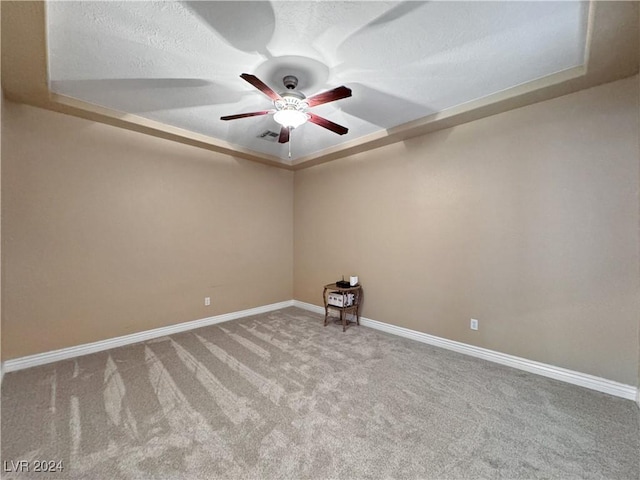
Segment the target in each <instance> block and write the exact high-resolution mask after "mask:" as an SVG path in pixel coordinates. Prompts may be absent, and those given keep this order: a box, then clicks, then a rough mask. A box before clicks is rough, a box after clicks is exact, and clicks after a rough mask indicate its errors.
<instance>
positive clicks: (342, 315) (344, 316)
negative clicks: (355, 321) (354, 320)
mask: <svg viewBox="0 0 640 480" xmlns="http://www.w3.org/2000/svg"><path fill="white" fill-rule="evenodd" d="M340 318H341V319H342V331H343V332H346V331H347V314H346V313H344V310H340Z"/></svg>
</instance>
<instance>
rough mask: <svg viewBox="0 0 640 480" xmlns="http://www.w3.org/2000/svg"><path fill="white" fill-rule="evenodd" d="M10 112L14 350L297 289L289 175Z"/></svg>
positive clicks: (7, 332) (29, 111)
mask: <svg viewBox="0 0 640 480" xmlns="http://www.w3.org/2000/svg"><path fill="white" fill-rule="evenodd" d="M2 113H3V115H2V123H3V125H2V157H3V158H2V162H3V163H2V233H3V237H2V267H3V268H2V289H3V294H2V298H3V299H4V302H3V304H2V309H3V315H2V358H3V359H9V358H15V357H19V356H23V355H28V354H33V353H38V352H44V351H49V350H53V349H58V348H62V347H68V346H72V345H77V344H81V343H86V342H92V341H96V340H102V339H107V338H111V337H115V336H119V335H125V334H129V333H133V332H138V331H142V330H147V329H151V328H156V327H162V326H165V325H169V324H174V323H179V322H184V321H189V320H196V319H200V318H204V317H208V316H212V315H217V314H221V313H226V312H231V311H238V310H243V309H247V308H251V307H256V306H262V305H266V304H270V303H274V302H280V301H284V300H290V299H291V298H292V292H293V287H292V279H293V263H292V261H293V245H292V238H293V224H292V220H293V213H292V209H293V173H292V172H290V171H286V170H282V169H276V168H272V167H268V166H264V165H260V164H256V163H253V162H249V161H245V160H238V159H235V158H232V157H229V156H224V155H222V154H216V153H212V152H209V151H206V150H201V149H198V148H195V147H189V146H185V145H181V144H177V143H172V142H170V141H167V140H162V139H158V138H154V137H150V136H146V135H142V134H139V133H135V132H130V131H126V130H122V129H118V128H115V127H111V126H107V125H103V124H96V123H92V122H90V121H87V120H82V119H78V118H74V117H70V116H66V115H62V114H58V113H53V112H49V111H45V110H41V109H38V108H33V107H28V106H24V105H18V104H15V103H12V102H7V101H5V103H4V107H3V112H2ZM205 296H210V297H211V298H212V305H211V306H210V307H205V306H204V297H205Z"/></svg>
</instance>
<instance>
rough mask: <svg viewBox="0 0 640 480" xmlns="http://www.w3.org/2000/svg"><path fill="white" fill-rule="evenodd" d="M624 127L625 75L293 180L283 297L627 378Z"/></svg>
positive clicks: (634, 169) (628, 98)
mask: <svg viewBox="0 0 640 480" xmlns="http://www.w3.org/2000/svg"><path fill="white" fill-rule="evenodd" d="M638 123H639V122H638V78H637V77H634V78H630V79H627V80H622V81H618V82H615V83H610V84H607V85H604V86H601V87H596V88H593V89H590V90H585V91H582V92H579V93H575V94H572V95H568V96H565V97H562V98H558V99H555V100H550V101H546V102H542V103H539V104H536V105H532V106H528V107H524V108H521V109H518V110H514V111H511V112H507V113H503V114H500V115H496V116H493V117H489V118H485V119H482V120H478V121H475V122H472V123H468V124H465V125H461V126H459V127H455V128H452V129H448V130H443V131H440V132H436V133H433V134H429V135H426V136H422V137H418V138H414V139H411V140H408V141H405V142H404V143H399V144H394V145H391V146H387V147H383V148H379V149H377V150H373V151H370V152H367V153H363V154H359V155H355V156H352V157H349V158H346V159H343V160H338V161H335V162H332V163H329V164H325V165H320V166H317V167H313V168H310V169H306V170H301V171H299V172H296V176H295V182H294V186H295V205H294V225H295V230H294V232H295V233H294V250H295V255H294V265H295V269H294V285H295V290H294V296H295V298H296V299H298V300H301V301H305V302H310V303H313V304H316V305H319V304H320V303H321V291H322V285H323V284H325V283H328V282H330V281H333V280H335V279H336V278H339V277H340V276H341V275H350V274H357V275H359V277H360V280H361V282H362V284H363V287H364V292H365V302H364V308H363V314H364V316H365V317H368V318H372V319H375V320H379V321H383V322H388V323H391V324H395V325H400V326H403V327H407V328H410V329H414V330H418V331H421V332H426V333H429V334H433V335H437V336H439V337H444V338H448V339H453V340H456V341H460V342H464V343H468V344H472V345H478V346H481V347H485V348H489V349H492V350H496V351H500V352H505V353H508V354H512V355H517V356H521V357H524V358H528V359H532V360H536V361H541V362H545V363H549V364H553V365H557V366H560V367H565V368H569V369H572V370H577V371H580V372H585V373H589V374H593V375H597V376H600V377H604V378H608V379H611V380H615V381H619V382H623V383H625V384H629V385H636V384H637V382H638V363H639V361H638V360H639V359H638V327H639V325H638V312H639V311H640V301H639V296H640V279H639V272H640V265H639V261H638V257H639V254H638V245H639V241H638V240H639V239H638V221H639V205H638V178H639V171H638V170H639V168H638V163H639V162H638V155H639V154H638V128H639V125H638ZM470 318H476V319H479V321H480V329H479V331H477V332H473V331H471V330H470V329H469V319H470Z"/></svg>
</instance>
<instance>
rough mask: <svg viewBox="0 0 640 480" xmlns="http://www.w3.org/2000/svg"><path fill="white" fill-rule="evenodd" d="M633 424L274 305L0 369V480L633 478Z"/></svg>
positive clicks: (479, 364)
mask: <svg viewBox="0 0 640 480" xmlns="http://www.w3.org/2000/svg"><path fill="white" fill-rule="evenodd" d="M639 416H640V413H639V410H638V408H637V406H636V405H635V404H634V403H633V402H631V401H629V400H623V399H620V398H616V397H612V396H609V395H606V394H602V393H598V392H594V391H590V390H587V389H584V388H581V387H577V386H573V385H568V384H565V383H562V382H558V381H555V380H551V379H548V378H544V377H540V376H537V375H533V374H529V373H525V372H521V371H518V370H514V369H511V368H509V367H505V366H501V365H497V364H493V363H490V362H486V361H483V360H479V359H476V358H472V357H467V356H464V355H461V354H458V353H455V352H450V351H447V350H442V349H439V348H436V347H432V346H429V345H425V344H422V343H418V342H415V341H412V340H408V339H405V338H400V337H395V336H393V335H389V334H386V333H382V332H379V331H376V330H373V329H369V328H366V327H355V326H352V327H351V328H349V329H348V330H347V332H345V333H343V332H342V327H341V326H339V325H335V324H330V325H329V326H327V327H323V325H322V319H321V317H320V316H319V315H316V314H313V313H309V312H306V311H304V310H301V309H298V308H293V307H291V308H287V309H283V310H279V311H276V312H270V313H266V314H263V315H256V316H253V317H247V318H244V319H240V320H234V321H231V322H227V323H223V324H219V325H215V326H210V327H205V328H201V329H198V330H193V331H190V332H185V333H180V334H176V335H171V336H168V337H162V338H158V339H154V340H150V341H147V342H143V343H139V344H135V345H130V346H126V347H121V348H116V349H113V350H109V351H105V352H100V353H96V354H92V355H87V356H84V357H79V358H76V359H72V360H65V361H61V362H57V363H53V364H49V365H44V366H41V367H35V368H31V369H28V370H22V371H18V372H13V373H8V374H7V375H5V378H4V381H3V384H2V467H3V470H2V478H3V479H12V478H16V479H25V478H38V479H45V478H62V479H72V478H73V479H75V478H86V479H109V480H111V479H149V478H154V479H156V478H157V479H164V478H166V479H173V478H176V479H178V478H183V479H212V478H221V479H234V478H246V479H281V478H292V479H306V478H309V479H360V478H398V479H400V478H402V479H405V478H406V479H414V478H424V479H458V478H513V479H515V478H557V479H571V478H575V479H596V478H597V479H602V478H606V479H630V480H637V479H638V478H640V455H639V452H640V432H639V430H640V420H639ZM43 460H51V461H55V462H56V465H57V466H62V468H63V469H62V471H59V469H58V468H57V467H56V468H55V471H54V472H50V473H39V472H34V471H33V470H34V467H35V465H36V462H37V461H43ZM20 461H24V462H23V463H19V462H20ZM25 462H26V463H25ZM57 462H61V464H59V463H57ZM20 465H22V466H23V468H22V470H24V466H27V467H28V468H29V471H16V470H20Z"/></svg>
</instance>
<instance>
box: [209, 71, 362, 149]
mask: <svg viewBox="0 0 640 480" xmlns="http://www.w3.org/2000/svg"><path fill="white" fill-rule="evenodd" d="M240 78H242V79H244V80H246V81H247V82H249V83H250V84H251V85H253V86H254V87H256V88H257V89H258V90H260V91H261V92H262V93H264V94H265V95H266V96H267V97H269V98H270V99H271V100H272V101H273V106H274V107H275V108H272V109H271V110H261V111H259V112H249V113H239V114H237V115H227V116H225V117H220V120H236V119H238V118H246V117H255V116H258V115H268V114H271V113H273V114H274V115H273V119H274V120H275V121H276V122H278V123H279V124H280V125H281V126H282V127H281V128H280V136H279V138H278V142H280V143H287V142H288V141H289V135H290V133H291V129H293V128H296V127H299V126H300V125H302V124H304V123H306V122H307V121H309V122H311V123H315V124H316V125H320V126H321V127H324V128H326V129H327V130H331V131H332V132H335V133H337V134H338V135H344V134H345V133H347V132H348V131H349V129H348V128H346V127H343V126H342V125H338V124H337V123H334V122H332V121H330V120H327V119H326V118H323V117H320V116H318V115H315V114H313V113H310V112H307V109H309V108H311V107H315V106H317V105H322V104H323V103H329V102H333V101H335V100H340V99H342V98H347V97H350V96H351V89H350V88H347V87H345V86H340V87H336V88H334V89H333V90H328V91H326V92H322V93H318V94H316V95H313V96H311V97H309V98H307V97H306V96H305V95H304V94H303V93H302V92H299V91H297V90H295V88H296V86H297V85H298V78H297V77H295V76H294V75H287V76H285V77H284V78H283V79H282V82H283V83H284V86H285V88H286V89H287V90H286V91H284V92H282V93H276V92H275V91H274V90H272V89H271V88H270V87H269V86H267V85H266V84H265V83H264V82H263V81H262V80H260V79H259V78H258V77H256V76H255V75H251V74H249V73H243V74H242V75H240Z"/></svg>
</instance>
